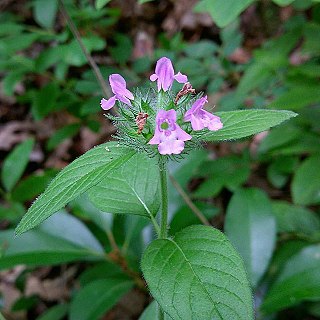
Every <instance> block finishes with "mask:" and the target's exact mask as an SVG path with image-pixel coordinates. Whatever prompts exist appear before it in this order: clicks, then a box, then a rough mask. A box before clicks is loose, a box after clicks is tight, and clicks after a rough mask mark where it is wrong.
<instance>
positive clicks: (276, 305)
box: [261, 244, 320, 313]
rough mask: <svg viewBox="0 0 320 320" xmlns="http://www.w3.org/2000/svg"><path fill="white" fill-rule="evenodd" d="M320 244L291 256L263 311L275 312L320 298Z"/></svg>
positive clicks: (266, 300)
mask: <svg viewBox="0 0 320 320" xmlns="http://www.w3.org/2000/svg"><path fill="white" fill-rule="evenodd" d="M319 256H320V245H319V244H317V245H310V246H308V247H306V248H304V249H302V250H301V251H300V252H299V253H297V254H296V255H294V256H293V257H291V258H290V259H289V260H288V262H287V263H286V265H285V267H284V269H283V271H282V272H281V274H280V276H279V277H278V279H277V281H276V282H275V284H274V285H273V286H272V287H271V289H270V290H269V292H268V294H267V296H266V298H265V300H264V302H263V304H262V307H261V309H262V311H263V312H265V313H273V312H276V311H279V310H282V309H285V308H288V307H291V306H294V305H297V304H299V303H300V302H302V301H304V300H319V299H320V259H319Z"/></svg>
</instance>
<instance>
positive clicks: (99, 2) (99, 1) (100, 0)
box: [96, 0, 111, 10]
mask: <svg viewBox="0 0 320 320" xmlns="http://www.w3.org/2000/svg"><path fill="white" fill-rule="evenodd" d="M110 1H111V0H96V9H98V10H100V9H102V8H103V7H104V6H105V5H106V4H108V3H109V2H110Z"/></svg>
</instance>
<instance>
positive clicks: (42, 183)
mask: <svg viewBox="0 0 320 320" xmlns="http://www.w3.org/2000/svg"><path fill="white" fill-rule="evenodd" d="M56 173H57V171H56V170H52V169H49V170H46V171H44V172H42V173H41V174H34V175H30V176H28V177H27V178H26V179H24V180H22V181H20V182H19V184H18V185H17V186H16V187H15V188H14V190H13V191H12V199H13V200H15V201H20V202H24V201H27V200H32V199H34V198H35V197H36V196H37V195H38V194H39V193H41V192H43V191H44V190H45V188H46V187H47V186H48V184H49V183H50V181H51V180H52V179H53V177H54V176H55V174H56Z"/></svg>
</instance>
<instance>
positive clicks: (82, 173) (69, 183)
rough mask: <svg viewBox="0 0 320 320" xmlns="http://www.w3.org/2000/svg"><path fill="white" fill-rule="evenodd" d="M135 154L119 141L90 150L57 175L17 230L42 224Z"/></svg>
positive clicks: (21, 231) (21, 230)
mask: <svg viewBox="0 0 320 320" xmlns="http://www.w3.org/2000/svg"><path fill="white" fill-rule="evenodd" d="M106 148H107V150H109V151H107V150H106ZM133 154H134V152H133V151H132V150H131V149H129V148H126V147H121V146H119V145H117V143H116V142H109V143H106V144H102V145H100V146H98V147H95V148H93V149H91V150H89V151H88V152H86V153H85V154H84V155H82V156H81V157H79V158H78V159H76V160H75V161H73V162H72V163H71V164H69V165H68V166H67V167H66V168H64V169H63V170H62V171H61V172H60V173H59V174H58V175H57V176H56V178H55V179H54V180H53V181H52V182H51V183H50V185H49V187H48V188H47V189H46V190H45V192H44V193H43V194H42V195H41V196H40V197H39V198H38V199H37V200H36V201H35V202H34V203H33V204H32V206H31V207H30V209H29V210H28V212H27V213H26V215H25V216H24V217H23V218H22V220H21V222H20V223H19V225H18V227H17V228H16V233H17V234H21V233H23V232H26V231H28V230H29V229H31V228H33V227H35V226H36V225H38V224H40V223H41V222H42V221H44V220H45V219H47V218H48V217H50V216H51V215H52V214H53V213H55V212H57V211H58V210H60V209H61V208H63V207H64V206H65V205H66V204H67V203H68V202H70V201H71V200H73V199H75V198H76V197H77V196H79V195H81V194H82V193H84V192H86V191H87V190H89V189H90V188H91V187H93V186H95V185H97V184H98V183H99V182H100V181H102V180H103V179H105V178H106V177H107V176H108V175H109V174H110V172H112V171H113V170H115V169H116V168H118V167H120V166H121V165H123V164H124V163H126V162H127V161H128V160H129V159H130V158H131V157H132V156H133Z"/></svg>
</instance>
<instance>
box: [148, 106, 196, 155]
mask: <svg viewBox="0 0 320 320" xmlns="http://www.w3.org/2000/svg"><path fill="white" fill-rule="evenodd" d="M176 120H177V114H176V111H175V110H174V109H171V110H169V111H165V110H159V112H158V114H157V117H156V128H155V133H154V136H153V137H152V139H151V140H150V141H149V144H157V145H158V150H159V153H160V154H179V153H181V152H182V150H183V149H184V141H187V140H191V138H192V137H191V136H190V135H189V134H188V133H186V132H185V131H183V130H182V129H181V128H180V127H179V125H178V124H177V123H176Z"/></svg>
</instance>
